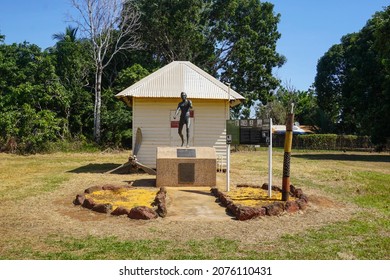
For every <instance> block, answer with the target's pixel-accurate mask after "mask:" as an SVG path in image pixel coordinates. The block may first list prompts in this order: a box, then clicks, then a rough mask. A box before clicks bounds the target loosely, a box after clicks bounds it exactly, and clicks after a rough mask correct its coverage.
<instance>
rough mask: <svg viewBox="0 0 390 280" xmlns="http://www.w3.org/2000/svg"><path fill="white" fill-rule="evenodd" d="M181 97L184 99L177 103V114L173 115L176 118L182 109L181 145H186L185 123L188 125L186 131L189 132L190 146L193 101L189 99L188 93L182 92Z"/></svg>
mask: <svg viewBox="0 0 390 280" xmlns="http://www.w3.org/2000/svg"><path fill="white" fill-rule="evenodd" d="M180 97H181V99H182V101H181V102H180V103H179V104H178V105H177V109H176V113H175V116H174V117H173V118H174V119H176V116H177V115H178V114H179V111H181V114H180V121H179V131H178V132H179V136H180V138H181V146H182V147H183V145H184V136H183V133H182V130H183V126H184V124H185V125H186V132H187V147H188V146H189V138H190V126H191V121H190V109H192V102H191V100H189V99H187V94H186V93H185V92H182V93H181V94H180Z"/></svg>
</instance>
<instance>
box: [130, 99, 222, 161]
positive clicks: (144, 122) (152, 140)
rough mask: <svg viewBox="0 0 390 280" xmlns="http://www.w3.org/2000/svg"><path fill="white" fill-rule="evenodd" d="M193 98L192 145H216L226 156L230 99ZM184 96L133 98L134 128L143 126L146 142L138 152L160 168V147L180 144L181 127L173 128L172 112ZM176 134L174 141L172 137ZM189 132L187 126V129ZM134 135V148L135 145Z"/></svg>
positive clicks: (139, 158)
mask: <svg viewBox="0 0 390 280" xmlns="http://www.w3.org/2000/svg"><path fill="white" fill-rule="evenodd" d="M188 98H189V99H191V101H192V104H193V110H194V118H193V119H192V125H193V129H194V130H193V135H192V136H191V137H193V142H192V143H191V146H192V145H193V146H197V147H214V148H215V149H216V153H217V157H218V158H219V160H223V161H224V159H225V157H226V130H225V124H226V119H227V117H228V112H229V110H228V103H227V100H213V99H208V100H204V99H192V98H191V97H190V96H188ZM180 101H181V99H180V98H136V97H133V131H134V132H135V131H137V128H138V127H139V128H141V131H142V143H141V147H140V150H139V152H138V154H137V158H138V160H139V162H141V163H142V164H145V165H147V166H149V167H151V168H156V152H157V147H164V146H167V147H169V146H180V144H181V143H180V142H181V141H180V137H179V135H178V134H177V128H175V129H172V128H171V111H174V110H176V108H177V104H178V103H179V102H180ZM171 133H174V134H173V137H176V138H175V139H174V141H172V139H171ZM183 134H184V135H185V127H184V128H183ZM135 140H136V139H135V136H134V137H133V147H134V145H135Z"/></svg>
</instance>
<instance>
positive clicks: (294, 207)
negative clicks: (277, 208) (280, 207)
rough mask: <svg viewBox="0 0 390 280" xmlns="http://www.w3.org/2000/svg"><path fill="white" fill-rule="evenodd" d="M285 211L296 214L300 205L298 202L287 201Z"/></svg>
mask: <svg viewBox="0 0 390 280" xmlns="http://www.w3.org/2000/svg"><path fill="white" fill-rule="evenodd" d="M285 209H286V212H288V213H294V212H297V211H299V205H298V203H297V202H296V201H287V202H286V206H285Z"/></svg>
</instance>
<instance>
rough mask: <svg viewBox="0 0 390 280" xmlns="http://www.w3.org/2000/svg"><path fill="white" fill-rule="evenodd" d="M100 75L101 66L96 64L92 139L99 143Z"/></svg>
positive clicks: (101, 71)
mask: <svg viewBox="0 0 390 280" xmlns="http://www.w3.org/2000/svg"><path fill="white" fill-rule="evenodd" d="M102 75H103V66H102V65H101V64H98V65H97V67H96V73H95V109H94V115H93V116H94V131H93V133H94V135H93V136H94V139H95V142H96V143H98V144H100V140H101V131H100V111H101V107H102Z"/></svg>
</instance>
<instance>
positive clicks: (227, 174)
mask: <svg viewBox="0 0 390 280" xmlns="http://www.w3.org/2000/svg"><path fill="white" fill-rule="evenodd" d="M226 191H227V192H228V191H230V144H227V145H226Z"/></svg>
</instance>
